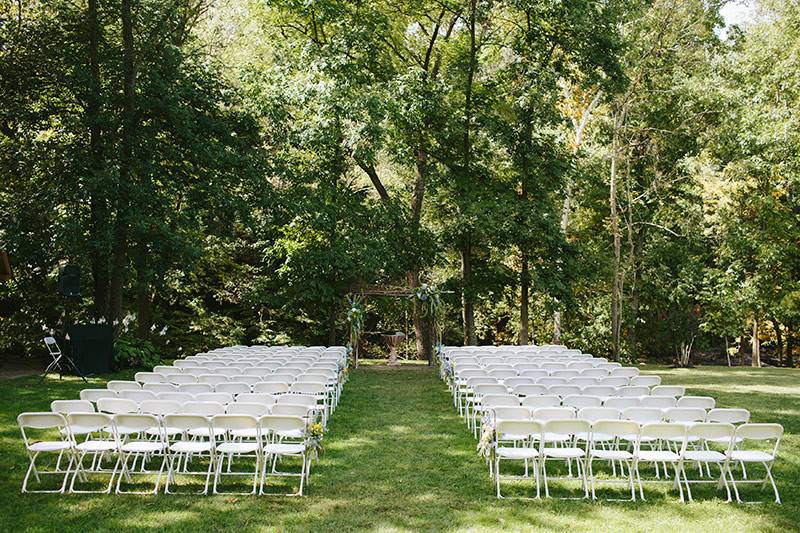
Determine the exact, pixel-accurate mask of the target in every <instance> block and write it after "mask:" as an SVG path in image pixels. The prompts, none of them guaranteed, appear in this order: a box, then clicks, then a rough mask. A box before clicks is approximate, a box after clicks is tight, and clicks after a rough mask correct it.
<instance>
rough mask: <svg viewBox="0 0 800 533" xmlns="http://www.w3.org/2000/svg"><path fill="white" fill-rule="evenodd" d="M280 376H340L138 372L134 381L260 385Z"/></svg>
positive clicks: (324, 375)
mask: <svg viewBox="0 0 800 533" xmlns="http://www.w3.org/2000/svg"><path fill="white" fill-rule="evenodd" d="M279 376H286V377H287V378H286V379H289V380H300V381H303V380H307V379H308V377H309V376H317V379H318V380H319V379H324V380H325V381H331V382H334V383H335V382H337V381H338V380H339V374H338V373H337V372H334V371H332V370H330V369H326V368H308V369H305V370H301V369H296V370H278V371H276V372H274V373H273V372H264V373H262V372H251V373H246V372H245V373H242V372H241V371H240V370H239V369H235V370H232V371H228V372H226V371H224V370H210V369H209V370H205V372H203V373H198V374H194V373H180V374H178V373H174V374H159V373H155V372H137V373H136V374H135V376H134V381H136V382H137V383H143V384H144V383H173V384H183V383H212V384H213V383H223V382H225V381H245V382H247V383H251V384H254V383H258V382H260V381H269V380H276V381H280V379H278V377H279Z"/></svg>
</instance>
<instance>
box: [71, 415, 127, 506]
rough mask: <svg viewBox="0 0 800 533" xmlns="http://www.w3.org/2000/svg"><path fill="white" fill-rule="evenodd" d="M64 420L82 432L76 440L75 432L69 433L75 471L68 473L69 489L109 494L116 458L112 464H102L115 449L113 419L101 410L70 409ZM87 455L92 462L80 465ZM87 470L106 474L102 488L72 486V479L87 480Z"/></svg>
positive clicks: (89, 472) (73, 483)
mask: <svg viewBox="0 0 800 533" xmlns="http://www.w3.org/2000/svg"><path fill="white" fill-rule="evenodd" d="M67 423H68V424H69V426H70V427H73V426H74V427H80V428H82V435H83V436H84V438H83V439H82V440H81V441H80V442H78V441H77V439H75V436H73V437H72V439H73V448H74V450H75V471H74V472H73V473H72V480H71V481H70V484H69V492H70V493H75V494H109V493H110V492H111V487H112V486H113V483H114V476H115V474H116V461H115V466H114V467H113V468H103V459H105V458H106V456H108V455H111V454H116V453H117V449H118V446H117V439H116V436H117V433H116V430H115V429H114V421H113V419H112V418H111V416H110V415H107V414H105V413H70V414H68V415H67ZM87 455H89V456H91V457H92V466H91V467H90V468H89V469H86V468H84V466H83V460H84V459H85V458H86V456H87ZM90 474H104V475H108V484H107V485H106V488H105V489H102V490H87V489H81V490H77V489H75V482H76V481H81V482H87V481H88V476H89V475H90Z"/></svg>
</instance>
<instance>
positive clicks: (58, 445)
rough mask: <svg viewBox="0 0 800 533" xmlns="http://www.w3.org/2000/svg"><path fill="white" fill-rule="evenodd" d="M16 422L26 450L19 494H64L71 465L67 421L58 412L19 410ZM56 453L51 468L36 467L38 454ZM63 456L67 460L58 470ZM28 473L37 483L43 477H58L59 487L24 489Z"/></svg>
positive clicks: (70, 446)
mask: <svg viewBox="0 0 800 533" xmlns="http://www.w3.org/2000/svg"><path fill="white" fill-rule="evenodd" d="M17 424H18V425H19V429H20V431H21V432H22V443H23V444H24V446H25V451H26V452H27V453H28V461H29V462H30V464H29V465H28V470H27V471H26V472H25V477H24V478H23V479H22V492H23V493H28V492H30V493H58V494H64V491H65V490H66V487H67V480H68V479H69V474H70V471H71V470H72V466H73V464H74V453H73V450H72V438H71V436H70V433H69V429H68V425H67V420H66V418H64V416H63V415H61V414H59V413H22V414H20V415H19V416H18V417H17ZM43 453H45V454H50V453H55V454H57V457H58V459H57V461H56V466H55V469H54V470H42V469H41V467H37V466H36V459H37V458H38V457H39V456H40V455H41V454H43ZM64 455H66V456H67V458H68V459H69V461H68V464H67V467H66V468H65V469H63V470H62V469H61V459H62V458H63V456H64ZM31 475H33V477H34V479H35V480H36V482H37V483H41V478H42V477H43V476H61V477H63V480H62V482H61V487H60V488H58V489H55V490H52V489H36V490H29V489H28V481H29V480H30V477H31Z"/></svg>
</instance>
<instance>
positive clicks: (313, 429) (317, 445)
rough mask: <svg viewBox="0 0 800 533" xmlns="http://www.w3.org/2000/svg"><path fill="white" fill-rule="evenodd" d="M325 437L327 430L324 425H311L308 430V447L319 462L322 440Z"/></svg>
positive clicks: (316, 423) (317, 423)
mask: <svg viewBox="0 0 800 533" xmlns="http://www.w3.org/2000/svg"><path fill="white" fill-rule="evenodd" d="M324 436H325V430H324V429H323V427H322V424H320V423H319V422H315V423H313V424H310V425H309V426H308V427H307V429H306V447H307V448H309V449H310V450H311V451H312V452H313V454H314V458H315V459H317V460H318V461H319V455H320V453H322V451H323V450H322V438H323V437H324Z"/></svg>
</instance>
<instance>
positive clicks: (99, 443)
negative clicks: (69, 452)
mask: <svg viewBox="0 0 800 533" xmlns="http://www.w3.org/2000/svg"><path fill="white" fill-rule="evenodd" d="M75 449H76V450H80V451H82V452H109V451H111V450H116V449H117V443H116V442H114V441H112V440H87V441H85V442H79V443H78V444H76V445H75Z"/></svg>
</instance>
